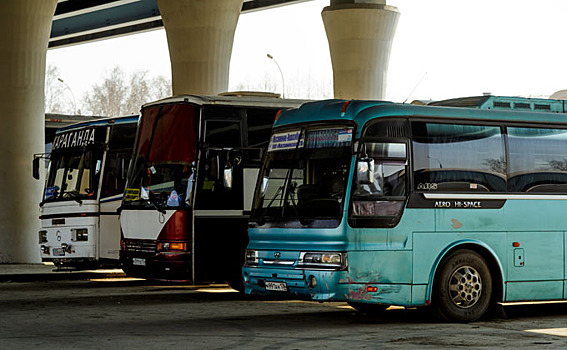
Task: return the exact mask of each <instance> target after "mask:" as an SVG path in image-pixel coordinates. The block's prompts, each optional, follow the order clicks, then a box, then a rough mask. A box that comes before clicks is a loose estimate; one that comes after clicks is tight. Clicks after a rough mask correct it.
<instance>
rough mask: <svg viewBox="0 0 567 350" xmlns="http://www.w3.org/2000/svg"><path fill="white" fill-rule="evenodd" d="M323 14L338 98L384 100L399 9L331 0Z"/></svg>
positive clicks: (371, 1)
mask: <svg viewBox="0 0 567 350" xmlns="http://www.w3.org/2000/svg"><path fill="white" fill-rule="evenodd" d="M321 15H322V17H323V22H324V24H325V30H326V31H327V39H328V40H329V50H330V52H331V61H332V64H333V79H334V93H335V98H344V99H383V98H384V96H385V89H386V74H387V71H388V62H389V60H390V51H391V48H392V41H393V39H394V33H395V31H396V27H397V24H398V18H399V16H400V13H399V12H398V9H397V8H396V7H394V6H389V5H386V2H385V0H381V1H380V0H331V6H328V7H325V8H324V9H323V12H322V14H321Z"/></svg>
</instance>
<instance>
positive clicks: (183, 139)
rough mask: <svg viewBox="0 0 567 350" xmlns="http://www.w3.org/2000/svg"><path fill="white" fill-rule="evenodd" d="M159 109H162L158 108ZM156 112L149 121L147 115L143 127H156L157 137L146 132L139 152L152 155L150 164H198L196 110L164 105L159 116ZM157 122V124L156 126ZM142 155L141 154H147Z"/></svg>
mask: <svg viewBox="0 0 567 350" xmlns="http://www.w3.org/2000/svg"><path fill="white" fill-rule="evenodd" d="M155 108H158V107H155ZM155 108H152V109H151V110H150V111H148V112H149V113H148V118H147V119H146V113H145V111H144V116H143V119H146V120H143V123H144V124H145V125H142V126H141V127H146V128H147V127H148V126H150V125H148V124H149V123H153V125H155V128H153V135H148V133H147V132H145V131H146V128H142V130H143V131H144V132H143V133H142V132H141V133H140V142H139V146H138V150H140V151H142V152H143V151H145V152H144V153H146V154H147V153H148V147H149V154H148V162H149V163H152V162H162V163H163V162H170V163H182V162H183V163H190V162H191V161H193V160H195V148H196V145H195V141H196V127H195V107H194V106H192V105H189V104H171V105H163V106H161V107H159V108H160V111H159V115H158V113H157V112H156V111H155V110H154V109H155ZM156 120H157V122H156ZM144 153H141V154H144Z"/></svg>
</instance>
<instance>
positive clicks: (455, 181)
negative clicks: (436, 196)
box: [412, 122, 506, 192]
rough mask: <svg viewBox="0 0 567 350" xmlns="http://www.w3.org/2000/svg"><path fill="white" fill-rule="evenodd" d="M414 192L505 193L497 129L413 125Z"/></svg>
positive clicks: (499, 136) (501, 152) (502, 145)
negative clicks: (415, 190)
mask: <svg viewBox="0 0 567 350" xmlns="http://www.w3.org/2000/svg"><path fill="white" fill-rule="evenodd" d="M412 132H413V158H414V178H415V184H414V186H415V188H416V189H417V190H426V191H457V192H488V191H490V192H503V191H506V176H505V174H506V160H505V159H506V157H505V154H504V142H503V137H502V134H501V131H500V128H499V127H496V126H481V125H456V124H437V123H425V122H414V123H412Z"/></svg>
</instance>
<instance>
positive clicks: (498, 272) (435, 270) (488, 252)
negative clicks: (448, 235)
mask: <svg viewBox="0 0 567 350" xmlns="http://www.w3.org/2000/svg"><path fill="white" fill-rule="evenodd" d="M460 249H468V250H471V251H473V252H476V253H477V254H479V255H480V256H482V257H483V259H484V261H486V264H487V265H488V268H489V270H490V273H491V274H492V281H493V283H492V285H493V286H494V292H493V296H492V298H493V299H494V300H495V301H497V302H498V301H503V300H504V293H505V291H506V279H505V276H506V275H505V274H504V268H503V266H502V262H501V261H500V259H499V258H498V255H497V254H496V252H495V251H494V250H493V249H492V248H491V247H490V246H488V245H487V244H486V243H484V242H482V241H477V240H462V241H458V242H453V243H452V244H451V245H449V246H447V247H446V248H445V249H444V250H443V251H442V252H441V253H440V254H439V256H437V259H436V260H435V262H434V264H433V266H432V269H431V272H430V274H429V283H428V285H427V292H426V296H425V297H426V300H428V301H429V303H432V302H433V300H432V298H433V287H434V284H435V283H437V276H438V275H439V267H440V266H442V264H443V262H444V261H445V260H446V259H447V257H448V256H449V255H450V254H451V253H453V252H454V251H457V250H460Z"/></svg>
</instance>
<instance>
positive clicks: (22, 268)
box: [0, 263, 125, 282]
mask: <svg viewBox="0 0 567 350" xmlns="http://www.w3.org/2000/svg"><path fill="white" fill-rule="evenodd" d="M124 276H125V273H124V272H123V271H122V270H121V269H97V270H58V269H57V268H56V267H55V266H53V264H49V263H38V264H0V282H10V281H11V282H33V281H42V280H46V281H53V280H84V279H95V278H118V277H124Z"/></svg>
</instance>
